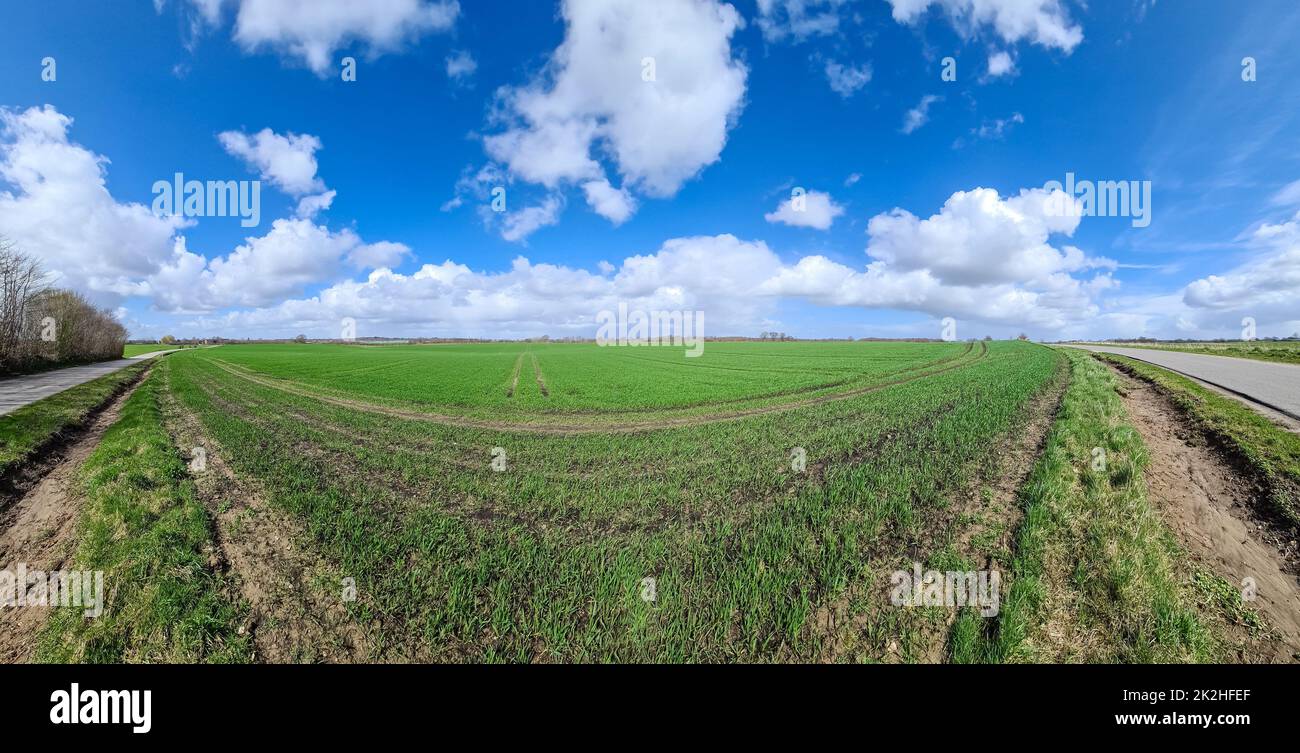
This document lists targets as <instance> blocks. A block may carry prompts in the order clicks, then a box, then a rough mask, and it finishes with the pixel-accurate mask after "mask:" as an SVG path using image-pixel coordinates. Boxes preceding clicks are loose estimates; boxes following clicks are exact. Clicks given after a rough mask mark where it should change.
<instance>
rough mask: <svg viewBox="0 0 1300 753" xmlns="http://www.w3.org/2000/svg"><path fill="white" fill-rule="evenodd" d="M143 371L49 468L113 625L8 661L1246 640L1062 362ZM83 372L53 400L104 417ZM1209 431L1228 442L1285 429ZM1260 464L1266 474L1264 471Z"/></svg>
mask: <svg viewBox="0 0 1300 753" xmlns="http://www.w3.org/2000/svg"><path fill="white" fill-rule="evenodd" d="M141 372H143V373H144V374H145V377H144V381H143V383H142V384H141V386H140V387H139V388H138V389H136V390H135V392H134V393H132V394H131V395H130V398H129V399H127V398H126V397H125V396H123V397H122V398H118V401H119V402H120V403H121V405H120V406H119V407H118V408H117V410H119V411H120V417H119V418H117V419H116V421H115V423H114V425H113V429H112V430H110V431H108V432H107V433H105V434H104V435H103V438H102V440H101V441H100V442H99V444H98V449H97V450H96V452H94V453H93V454H90V455H88V456H87V459H86V460H85V461H84V462H83V463H80V464H79V470H77V474H78V484H79V485H80V486H79V489H80V495H81V498H82V499H83V500H84V504H83V507H82V512H81V517H80V520H79V521H78V524H77V526H76V532H77V533H76V538H77V539H78V544H77V547H76V549H75V552H76V553H75V555H74V557H73V560H72V561H73V563H74V564H77V565H79V566H80V567H81V568H82V569H85V570H103V571H105V572H107V573H108V574H109V576H110V577H111V578H112V579H113V580H114V581H115V582H120V587H119V588H116V589H110V590H109V591H108V603H107V604H106V610H107V613H108V614H109V615H111V616H110V617H109V618H107V619H103V620H100V621H97V622H94V623H87V622H85V621H83V620H82V618H81V617H80V616H79V613H76V612H68V611H60V612H58V613H57V614H56V615H55V616H54V617H52V618H51V619H50V620H49V622H48V623H47V624H46V625H45V627H44V628H43V630H42V632H41V636H40V640H39V642H38V644H37V646H38V648H37V651H36V654H35V657H36V658H37V659H40V660H52V661H143V662H171V661H186V662H243V661H268V662H317V661H350V662H358V661H377V662H408V661H435V662H596V661H599V662H609V661H617V662H623V661H634V662H729V661H746V662H803V661H819V662H823V661H825V662H942V661H953V662H1016V661H1035V662H1051V661H1087V662H1116V661H1118V662H1168V661H1180V662H1181V661H1220V660H1225V658H1226V657H1232V656H1239V657H1240V656H1245V657H1251V658H1252V659H1251V660H1254V657H1267V656H1270V655H1271V654H1268V653H1267V652H1268V651H1269V650H1271V649H1269V648H1268V646H1272V645H1274V644H1268V643H1265V642H1266V641H1268V640H1272V639H1271V638H1268V636H1269V635H1272V634H1271V633H1268V632H1267V631H1266V628H1265V627H1264V622H1263V620H1262V618H1261V617H1260V615H1259V614H1257V613H1256V612H1254V611H1253V610H1252V609H1251V608H1250V606H1249V605H1248V604H1246V603H1245V602H1244V601H1243V600H1242V597H1240V596H1238V595H1237V591H1236V590H1235V586H1234V585H1233V581H1232V580H1230V579H1226V578H1225V577H1224V576H1223V575H1222V574H1221V573H1219V572H1216V571H1214V570H1211V569H1208V568H1206V567H1205V566H1203V565H1200V564H1198V563H1197V562H1195V561H1193V560H1192V559H1190V558H1189V556H1188V554H1187V552H1186V551H1185V550H1184V549H1182V548H1181V547H1180V546H1179V545H1178V544H1177V543H1176V539H1175V538H1174V536H1173V535H1172V534H1171V532H1170V530H1169V529H1168V528H1167V527H1166V524H1165V523H1164V522H1162V518H1161V517H1160V508H1159V506H1158V501H1157V500H1152V499H1149V498H1148V496H1147V486H1146V483H1145V481H1144V473H1145V472H1146V467H1147V464H1148V463H1149V462H1151V461H1150V456H1149V455H1148V449H1147V447H1146V446H1145V445H1144V443H1143V442H1142V440H1141V438H1140V437H1139V435H1138V433H1137V432H1136V431H1135V430H1134V427H1133V425H1132V424H1131V423H1130V420H1129V417H1128V415H1127V414H1126V411H1125V408H1124V405H1123V403H1122V400H1121V396H1120V395H1121V392H1120V383H1119V381H1117V380H1118V377H1117V376H1115V375H1114V374H1112V373H1111V372H1110V371H1109V370H1108V368H1107V367H1105V366H1104V365H1103V362H1102V361H1101V360H1100V359H1098V358H1096V357H1093V356H1091V355H1088V354H1084V353H1082V352H1081V351H1075V350H1068V349H1064V350H1056V349H1052V348H1048V347H1044V346H1041V345H1036V344H1033V343H1029V342H1019V341H997V342H952V343H945V342H926V343H907V342H872V343H867V342H857V343H854V342H768V343H763V342H734V343H724V342H710V343H708V345H707V348H706V352H705V354H704V355H703V356H702V357H699V358H688V357H686V352H685V349H683V348H680V347H677V348H674V347H641V348H637V347H607V348H606V347H598V346H596V345H594V344H577V343H527V342H512V343H479V344H439V345H388V346H385V347H382V348H376V347H368V346H361V345H351V344H296V343H286V344H250V345H227V346H223V347H220V348H198V349H187V350H184V351H181V352H178V353H175V354H172V355H169V356H167V357H166V358H163V359H156V360H153V361H149V362H145V363H142V364H140V365H139V366H135V367H132V370H131V371H130V372H122V373H123V374H124V375H126V374H135V373H141ZM128 378H129V377H128V376H122V377H115V380H117V381H113V382H112V384H116V383H117V382H118V381H121V380H124V379H128ZM105 384H106V385H107V386H103V385H99V383H91V384H90V385H87V386H85V387H84V388H78V390H70V391H69V392H68V393H66V394H73V395H82V394H83V393H84V394H85V395H86V396H87V397H85V398H82V401H83V402H86V403H87V406H89V404H90V403H92V402H94V403H99V404H105V403H104V401H112V399H113V398H112V395H113V394H114V392H113V390H111V389H110V387H111V386H112V384H109V383H105ZM96 396H98V397H96ZM67 399H68V398H66V397H59V396H56V397H55V398H50V399H48V400H46V401H41V402H38V403H36V404H34V405H33V406H30V407H29V408H26V409H24V412H22V413H21V415H20V414H15V415H17V416H18V419H15V421H16V423H15V425H21V426H26V424H28V423H31V421H30V420H28V419H26V418H23V416H27V415H29V414H30V415H33V416H35V415H46V414H50V413H52V412H55V410H56V409H57V408H58V406H59V405H62V404H63V403H65V402H66V400H67ZM123 401H124V402H123ZM85 410H89V407H85V406H83V412H84V411H85ZM1241 411H1245V409H1241ZM1245 412H1246V413H1248V411H1245ZM1215 416H1216V418H1215V421H1216V422H1217V423H1216V426H1220V428H1221V430H1222V432H1225V435H1232V436H1238V435H1240V436H1242V437H1245V438H1246V439H1248V440H1249V441H1247V442H1245V444H1244V445H1243V447H1247V449H1249V448H1261V447H1262V448H1266V449H1268V448H1274V447H1282V448H1283V449H1285V447H1289V446H1290V445H1289V444H1285V442H1286V441H1289V440H1290V439H1293V436H1290V435H1287V436H1281V437H1280V438H1279V434H1278V432H1279V431H1280V430H1278V429H1269V428H1268V427H1267V426H1265V424H1267V422H1264V421H1262V419H1260V420H1257V421H1256V423H1259V424H1260V425H1259V426H1256V427H1255V428H1254V429H1252V431H1253V432H1254V433H1253V434H1239V429H1240V427H1241V425H1242V424H1243V422H1244V421H1245V419H1243V418H1242V417H1241V416H1237V415H1236V414H1232V415H1229V414H1228V413H1223V414H1222V415H1221V416H1220V414H1217V413H1216V414H1215ZM73 423H75V422H73ZM49 432H50V430H46V434H49ZM1234 432H1237V433H1234ZM1243 441H1245V440H1243ZM1292 444H1293V443H1292ZM1252 452H1253V451H1247V452H1246V454H1247V455H1251V456H1252V457H1253V456H1254V455H1258V454H1259V453H1258V452H1254V453H1253V454H1252ZM1098 453H1101V454H1102V455H1104V456H1105V459H1106V463H1105V464H1104V465H1103V466H1100V467H1099V466H1097V465H1096V461H1097V457H1098ZM1292 454H1294V453H1292ZM1274 455H1276V457H1278V458H1280V460H1279V461H1278V462H1279V463H1281V464H1282V465H1277V464H1270V465H1268V468H1267V469H1265V470H1268V469H1271V468H1273V467H1274V466H1275V465H1276V466H1277V467H1284V466H1285V462H1289V459H1290V455H1285V456H1283V455H1278V454H1277V453H1274ZM1269 457H1273V455H1270V456H1269ZM1265 475H1267V474H1265ZM14 478H15V479H19V477H18V476H14ZM15 483H19V484H21V479H19V480H18V481H15ZM1288 488H1289V487H1288ZM1279 499H1281V497H1279ZM1288 509H1289V508H1288ZM70 530H71V529H65V530H64V531H63V532H61V533H56V534H54V535H56V536H57V537H59V538H60V540H63V539H69V538H70V537H71V536H72V534H71V533H69V531H70ZM921 570H925V571H935V572H938V573H940V574H946V575H944V576H943V577H952V576H953V575H954V574H955V575H957V576H961V575H962V574H976V573H981V574H984V575H987V576H990V577H992V575H994V574H995V575H996V576H997V577H998V578H999V582H998V583H997V584H996V585H994V586H993V587H992V590H991V591H989V592H988V595H990V596H991V598H992V599H993V601H992V603H980V604H975V603H971V602H969V601H959V602H955V603H950V602H949V601H936V602H933V603H932V602H928V601H927V602H923V603H919V604H918V603H915V602H908V603H902V602H900V601H899V600H898V599H899V595H898V594H899V592H898V591H896V590H895V586H896V585H897V582H898V580H897V579H898V578H899V576H900V574H907V573H918V575H919V571H921ZM927 577H928V576H927ZM938 582H943V581H942V578H941V579H940V581H938ZM915 593H917V594H919V593H920V592H919V591H917V592H915ZM975 594H976V592H975V591H974V590H972V591H970V595H971V596H972V598H973V597H974V596H975ZM943 598H945V599H947V598H948V597H947V596H944V597H943ZM1242 626H1245V629H1246V632H1245V633H1243V632H1242V629H1243V628H1242Z"/></svg>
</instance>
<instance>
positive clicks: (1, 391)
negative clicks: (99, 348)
mask: <svg viewBox="0 0 1300 753" xmlns="http://www.w3.org/2000/svg"><path fill="white" fill-rule="evenodd" d="M171 352H172V351H170V350H160V351H157V352H155V353H145V354H144V355H139V356H135V357H134V358H120V359H118V360H116V361H102V362H100V363H92V364H89V365H87V366H70V367H68V368H66V369H58V370H55V371H43V372H41V373H39V374H26V375H24V376H17V377H10V378H8V379H0V416H3V415H5V414H7V413H12V412H14V411H16V410H18V409H19V408H21V407H23V406H24V405H31V404H32V403H34V402H36V401H37V400H41V399H43V398H47V397H49V396H50V395H53V394H55V393H58V392H62V391H64V390H66V389H69V388H71V387H76V386H77V385H79V384H85V383H86V382H89V381H90V380H92V379H98V378H100V377H102V376H104V375H105V374H112V373H113V372H114V371H117V370H119V369H125V368H126V367H127V366H130V365H131V364H133V363H140V362H141V361H144V360H147V359H150V358H153V357H154V356H160V355H162V354H163V353H171Z"/></svg>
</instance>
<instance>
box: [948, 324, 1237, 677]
mask: <svg viewBox="0 0 1300 753" xmlns="http://www.w3.org/2000/svg"><path fill="white" fill-rule="evenodd" d="M1063 352H1064V355H1065V356H1066V357H1067V358H1069V359H1070V366H1071V370H1072V375H1071V380H1070V385H1069V387H1068V389H1067V390H1066V393H1065V397H1064V400H1063V402H1062V404H1061V408H1060V412H1059V415H1058V419H1057V422H1056V424H1055V426H1054V427H1053V428H1052V430H1051V434H1050V435H1049V438H1048V442H1047V446H1046V448H1045V450H1044V452H1043V454H1042V456H1041V457H1040V458H1039V460H1038V464H1037V466H1036V467H1035V469H1034V470H1033V472H1032V473H1031V475H1030V477H1029V480H1028V481H1027V482H1026V484H1025V486H1024V487H1023V489H1022V491H1021V498H1022V504H1023V506H1024V511H1025V516H1024V520H1023V522H1022V524H1021V527H1020V530H1019V531H1018V532H1017V534H1016V544H1015V554H1014V558H1013V561H1012V566H1011V569H1010V570H1011V572H1010V577H1009V578H1007V577H1005V576H1004V580H1003V591H1004V595H1003V600H1002V604H1001V613H1000V620H999V622H998V623H997V626H996V629H994V630H990V631H981V630H980V626H979V624H977V622H976V621H977V619H978V618H977V617H976V616H975V615H973V614H969V613H967V614H963V615H962V619H960V620H958V622H957V624H956V625H955V626H954V629H953V636H952V640H951V644H950V645H951V646H952V650H953V656H952V658H953V660H954V661H958V662H1086V663H1096V662H1123V663H1145V662H1157V663H1166V662H1206V661H1215V660H1216V659H1219V658H1220V657H1221V656H1222V655H1223V643H1222V641H1221V639H1220V638H1219V637H1218V634H1217V631H1216V629H1215V625H1216V624H1217V622H1218V620H1219V618H1220V617H1223V618H1224V619H1228V618H1229V616H1225V615H1222V612H1223V611H1225V606H1224V604H1223V600H1222V599H1221V598H1219V599H1207V597H1206V594H1205V592H1204V591H1205V589H1206V588H1211V587H1214V586H1217V585H1221V584H1214V583H1213V582H1212V581H1210V580H1208V579H1202V581H1200V582H1197V581H1195V580H1194V578H1193V572H1192V569H1191V568H1190V566H1189V565H1188V563H1187V561H1186V558H1185V555H1184V554H1183V552H1182V551H1181V550H1180V548H1179V547H1178V545H1177V542H1176V541H1175V540H1174V538H1173V535H1172V533H1171V532H1170V531H1169V530H1168V529H1167V528H1166V527H1165V525H1164V524H1163V523H1162V522H1161V520H1160V517H1159V515H1158V513H1157V512H1156V511H1155V510H1154V509H1153V508H1152V506H1151V505H1150V504H1149V503H1148V501H1147V498H1146V490H1145V482H1144V480H1143V469H1144V468H1145V467H1146V465H1147V462H1148V456H1147V452H1146V448H1145V446H1144V445H1143V443H1142V439H1141V437H1140V435H1139V434H1138V432H1137V431H1136V429H1134V428H1133V427H1132V426H1131V425H1130V424H1129V422H1128V420H1127V417H1126V414H1125V411H1124V407H1123V403H1122V402H1121V400H1120V397H1119V394H1118V393H1117V392H1116V386H1117V384H1116V380H1115V379H1114V377H1113V376H1112V375H1111V374H1110V372H1109V371H1108V370H1107V369H1106V368H1105V367H1104V366H1103V365H1102V364H1100V363H1098V362H1097V361H1095V360H1093V359H1092V358H1091V357H1090V355H1089V354H1087V353H1083V352H1079V351H1072V350H1069V349H1065V350H1063ZM1094 448H1098V449H1099V450H1100V451H1101V453H1104V454H1099V453H1097V451H1096V449H1094ZM1095 458H1098V459H1100V460H1104V464H1103V463H1101V462H1094V459H1095ZM1007 580H1010V589H1009V591H1008V589H1007V588H1006V585H1007ZM1238 600H1239V599H1238ZM1207 602H1213V603H1211V604H1210V608H1211V609H1210V611H1211V612H1212V613H1211V614H1203V613H1198V608H1197V606H1198V605H1202V606H1204V605H1206V604H1207Z"/></svg>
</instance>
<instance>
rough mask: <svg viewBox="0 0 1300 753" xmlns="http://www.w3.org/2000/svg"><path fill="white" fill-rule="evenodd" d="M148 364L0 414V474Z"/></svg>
mask: <svg viewBox="0 0 1300 753" xmlns="http://www.w3.org/2000/svg"><path fill="white" fill-rule="evenodd" d="M147 367H148V364H144V363H142V364H140V365H138V366H128V367H126V368H125V369H122V370H121V371H116V372H114V373H112V374H107V375H105V376H102V377H100V378H98V379H95V380H93V381H90V382H86V383H85V384H80V385H77V386H76V387H73V388H71V389H67V390H64V391H63V392H59V393H57V394H54V395H50V396H49V397H47V398H45V399H44V400H39V401H37V402H35V403H32V404H31V405H27V406H24V407H22V408H19V409H18V410H16V411H14V412H13V413H10V414H8V415H5V416H0V476H4V475H5V474H7V473H9V472H10V471H11V470H13V469H14V467H15V466H17V465H18V464H20V463H22V462H23V461H24V460H25V459H27V458H28V456H30V455H31V454H32V453H33V452H35V451H36V450H37V449H38V448H40V447H41V446H42V445H44V444H45V443H46V442H48V441H50V440H51V439H53V438H55V437H56V435H58V434H59V433H60V432H63V431H66V430H67V429H70V428H72V427H73V426H76V425H78V424H80V423H82V422H83V421H85V420H86V418H87V417H88V416H89V415H90V414H91V413H93V412H94V411H95V409H96V408H98V407H100V406H101V405H103V404H104V403H106V402H107V401H108V400H109V399H110V398H112V397H113V396H114V395H116V394H117V393H118V392H119V391H121V390H123V389H125V388H126V386H127V385H128V384H130V383H131V382H132V380H134V379H135V378H136V377H137V376H138V375H139V374H140V372H141V371H143V370H144V369H146V368H147Z"/></svg>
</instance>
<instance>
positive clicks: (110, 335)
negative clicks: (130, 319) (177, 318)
mask: <svg viewBox="0 0 1300 753" xmlns="http://www.w3.org/2000/svg"><path fill="white" fill-rule="evenodd" d="M47 281H48V277H47V275H46V274H45V271H44V270H43V269H42V268H41V265H40V262H38V261H37V260H36V259H34V258H32V257H30V256H28V255H26V254H24V253H22V252H21V251H19V250H18V249H16V248H15V247H14V245H13V244H12V243H10V242H8V241H6V240H4V239H0V373H9V374H17V373H23V372H25V371H32V370H35V369H40V368H46V367H49V366H54V365H59V364H65V363H86V362H90V361H103V360H106V359H109V358H118V357H120V356H121V355H122V346H123V344H124V343H125V342H126V329H125V328H124V327H123V326H122V325H121V324H118V322H117V321H116V320H115V319H114V318H113V316H112V314H110V313H109V312H107V311H104V310H102V309H96V308H95V307H94V306H92V305H91V304H90V302H89V301H87V300H86V299H85V298H83V297H82V296H81V295H80V294H78V293H74V292H72V291H70V290H57V289H51V288H49V287H48V285H47Z"/></svg>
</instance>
